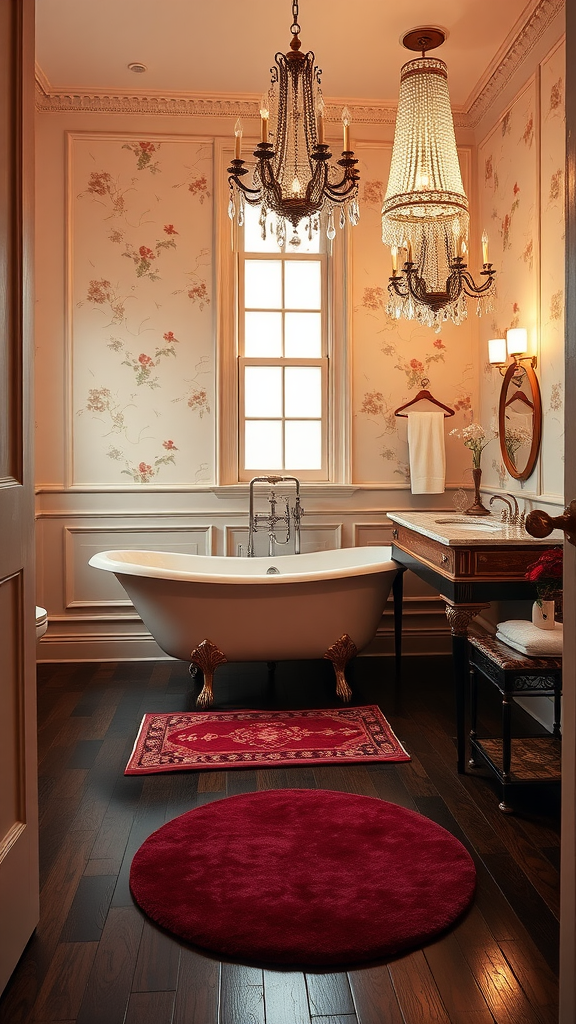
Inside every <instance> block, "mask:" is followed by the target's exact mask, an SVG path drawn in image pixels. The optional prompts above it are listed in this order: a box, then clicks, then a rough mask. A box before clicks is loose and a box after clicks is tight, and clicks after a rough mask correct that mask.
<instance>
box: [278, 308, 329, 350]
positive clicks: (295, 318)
mask: <svg viewBox="0 0 576 1024" xmlns="http://www.w3.org/2000/svg"><path fill="white" fill-rule="evenodd" d="M284 332H285V333H284V355H285V356H287V357H288V358H289V359H297V358H299V357H304V358H305V359H315V358H316V357H318V356H321V355H322V319H321V314H320V313H286V315H285V320H284Z"/></svg>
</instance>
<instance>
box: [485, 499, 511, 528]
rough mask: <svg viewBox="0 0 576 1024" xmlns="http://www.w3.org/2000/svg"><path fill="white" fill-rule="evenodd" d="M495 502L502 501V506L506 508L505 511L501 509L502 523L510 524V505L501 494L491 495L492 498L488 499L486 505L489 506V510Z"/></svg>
mask: <svg viewBox="0 0 576 1024" xmlns="http://www.w3.org/2000/svg"><path fill="white" fill-rule="evenodd" d="M495 501H503V502H504V504H505V505H507V506H508V509H507V510H506V509H505V508H503V509H502V522H503V523H511V522H512V504H511V502H509V501H508V498H505V497H504V496H503V495H502V494H493V495H492V497H491V498H490V501H489V502H488V504H489V505H490V508H492V505H493V504H494V502H495Z"/></svg>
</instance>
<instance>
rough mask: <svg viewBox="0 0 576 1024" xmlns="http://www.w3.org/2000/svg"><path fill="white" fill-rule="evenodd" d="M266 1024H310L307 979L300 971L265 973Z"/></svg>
mask: <svg viewBox="0 0 576 1024" xmlns="http://www.w3.org/2000/svg"><path fill="white" fill-rule="evenodd" d="M264 1007H265V1018H266V1024H310V1012H309V1008H308V990H307V988H306V978H305V977H304V974H301V973H299V972H298V971H264Z"/></svg>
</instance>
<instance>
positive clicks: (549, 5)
mask: <svg viewBox="0 0 576 1024" xmlns="http://www.w3.org/2000/svg"><path fill="white" fill-rule="evenodd" d="M564 7H565V0H539V2H538V3H537V4H536V6H535V7H534V9H533V11H532V12H531V14H530V16H529V17H528V19H527V20H526V21H525V22H524V24H523V25H522V26H521V27H520V29H519V31H518V32H517V33H516V35H515V36H514V38H513V40H512V42H511V43H510V45H509V46H508V47H507V48H506V49H505V52H504V53H503V54H502V53H500V54H498V55H497V58H496V60H495V61H494V64H495V66H494V67H492V69H491V68H488V70H487V73H486V75H485V76H483V79H481V81H480V83H479V85H478V88H477V90H475V92H474V93H472V96H471V97H470V99H469V101H468V104H467V110H466V118H467V123H468V127H469V128H476V126H477V125H478V124H479V123H480V121H481V120H482V118H483V117H484V115H485V114H486V113H487V112H488V110H489V109H490V107H491V106H492V104H493V103H494V100H495V99H496V97H497V96H498V95H499V93H500V92H501V91H502V89H503V88H504V87H505V85H507V83H508V82H509V81H510V79H511V78H512V76H513V75H514V73H515V72H516V71H517V70H518V68H519V67H520V65H521V64H522V63H523V61H524V60H526V58H527V57H528V55H529V53H530V52H531V50H533V49H534V47H535V46H536V44H537V43H538V40H539V39H540V38H541V37H542V36H543V35H544V32H545V31H546V29H547V28H548V26H549V25H550V24H551V23H552V22H553V21H554V19H555V18H556V17H557V15H558V14H560V12H561V11H562V10H563V9H564Z"/></svg>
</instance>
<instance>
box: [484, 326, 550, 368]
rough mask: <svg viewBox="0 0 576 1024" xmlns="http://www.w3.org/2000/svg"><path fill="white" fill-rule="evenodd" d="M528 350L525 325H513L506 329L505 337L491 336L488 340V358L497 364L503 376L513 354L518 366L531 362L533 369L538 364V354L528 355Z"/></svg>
mask: <svg viewBox="0 0 576 1024" xmlns="http://www.w3.org/2000/svg"><path fill="white" fill-rule="evenodd" d="M527 351H528V331H527V330H526V328H525V327H511V328H510V330H509V331H506V337H505V338H490V340H489V342H488V360H489V362H490V365H491V366H497V367H498V369H499V370H500V373H501V374H502V376H504V375H505V373H506V370H507V368H508V366H509V363H508V356H511V357H512V359H513V361H514V363H515V364H516V366H519V365H520V363H522V362H529V363H530V366H531V367H532V369H533V370H535V369H536V366H537V365H538V359H537V357H536V356H530V355H526V353H527Z"/></svg>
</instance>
